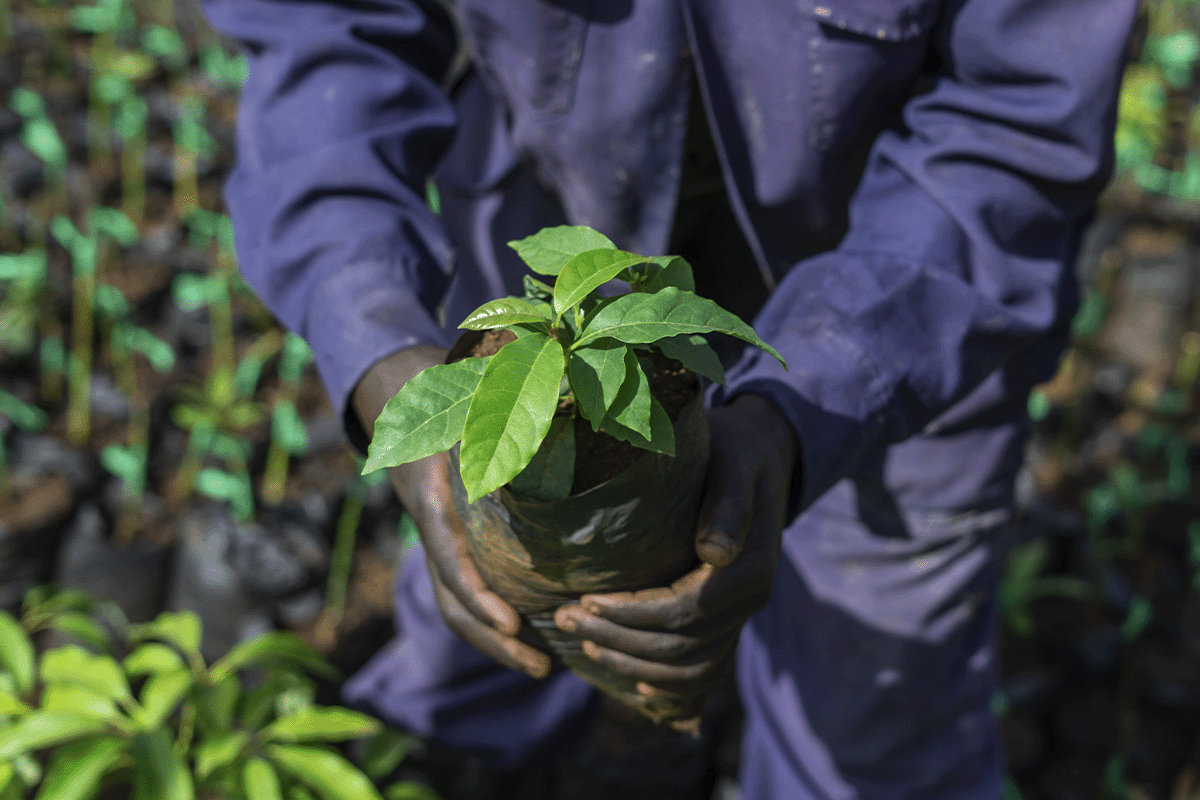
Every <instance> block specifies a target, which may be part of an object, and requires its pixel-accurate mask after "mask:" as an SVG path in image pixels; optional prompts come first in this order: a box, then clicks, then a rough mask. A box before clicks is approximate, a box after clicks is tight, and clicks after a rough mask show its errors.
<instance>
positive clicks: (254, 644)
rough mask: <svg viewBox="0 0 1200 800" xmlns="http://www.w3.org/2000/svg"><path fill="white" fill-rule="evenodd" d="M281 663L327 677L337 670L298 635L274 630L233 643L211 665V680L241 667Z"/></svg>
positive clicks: (214, 680) (332, 676)
mask: <svg viewBox="0 0 1200 800" xmlns="http://www.w3.org/2000/svg"><path fill="white" fill-rule="evenodd" d="M281 662H282V663H292V664H295V665H297V666H301V667H304V668H305V669H307V670H309V671H310V672H314V673H316V674H318V675H325V676H328V677H330V678H335V677H336V676H337V674H338V673H337V670H336V669H334V668H333V667H332V666H330V665H329V664H328V663H327V662H326V661H325V659H323V658H321V654H320V653H318V652H317V651H316V650H314V649H312V648H311V647H309V646H308V645H307V644H305V643H304V641H303V640H302V639H300V638H299V637H298V636H296V635H295V634H292V633H285V632H282V631H274V632H272V633H264V634H262V635H261V636H256V637H254V638H253V639H249V640H247V641H244V642H241V643H239V644H238V645H237V646H235V647H234V648H233V649H232V650H230V651H229V652H228V653H226V654H225V656H224V657H223V658H221V659H220V660H219V661H217V663H215V664H213V666H212V673H211V674H212V679H213V682H214V683H215V682H217V681H220V680H222V679H223V678H224V677H225V676H227V675H230V674H232V673H233V671H234V670H238V669H242V668H243V667H251V666H265V665H269V664H279V663H281Z"/></svg>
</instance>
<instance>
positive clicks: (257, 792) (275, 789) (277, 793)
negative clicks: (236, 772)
mask: <svg viewBox="0 0 1200 800" xmlns="http://www.w3.org/2000/svg"><path fill="white" fill-rule="evenodd" d="M242 789H243V791H245V792H246V797H252V798H254V800H283V792H282V791H281V790H280V788H279V776H278V775H276V774H275V769H274V768H273V767H272V766H271V765H270V763H268V762H267V761H266V760H264V759H261V758H251V759H248V760H247V761H246V766H244V767H242Z"/></svg>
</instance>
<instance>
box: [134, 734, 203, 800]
mask: <svg viewBox="0 0 1200 800" xmlns="http://www.w3.org/2000/svg"><path fill="white" fill-rule="evenodd" d="M130 749H131V750H132V752H133V794H132V800H194V798H195V789H194V788H193V785H192V775H191V773H190V772H188V769H187V766H186V765H185V764H184V763H183V760H182V759H181V758H180V757H179V755H178V754H177V753H176V752H175V750H174V748H172V747H171V737H170V734H169V733H168V732H167V731H166V730H164V729H162V728H159V729H157V730H153V731H143V732H142V733H139V734H137V735H136V736H134V737H133V739H131V740H130Z"/></svg>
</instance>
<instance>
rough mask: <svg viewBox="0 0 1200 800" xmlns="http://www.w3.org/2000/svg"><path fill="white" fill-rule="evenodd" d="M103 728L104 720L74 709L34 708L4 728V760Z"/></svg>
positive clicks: (0, 739) (0, 738)
mask: <svg viewBox="0 0 1200 800" xmlns="http://www.w3.org/2000/svg"><path fill="white" fill-rule="evenodd" d="M103 729H104V721H103V720H99V719H96V718H94V717H87V716H84V715H83V714H77V713H75V712H73V711H34V712H33V713H31V714H28V715H26V716H25V717H22V718H21V719H20V720H18V721H17V722H15V723H12V724H10V725H9V726H8V727H6V728H4V729H3V730H0V761H8V760H9V759H11V758H14V757H16V756H18V755H20V754H22V753H28V752H31V751H33V750H41V749H42V748H43V747H52V746H54V745H56V744H62V743H63V742H69V741H71V740H72V739H78V738H79V737H81V736H87V735H89V734H93V733H99V732H100V731H101V730H103Z"/></svg>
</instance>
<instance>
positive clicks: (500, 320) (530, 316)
mask: <svg viewBox="0 0 1200 800" xmlns="http://www.w3.org/2000/svg"><path fill="white" fill-rule="evenodd" d="M549 321H550V317H548V316H547V315H546V314H544V313H543V312H542V309H540V308H539V307H538V306H536V305H534V304H533V303H531V302H529V301H528V300H521V299H520V298H517V297H502V298H500V299H499V300H493V301H491V302H490V303H484V304H483V305H481V306H480V307H479V308H477V309H475V310H474V311H472V312H471V313H470V314H469V315H467V318H466V319H464V320H463V321H462V324H461V325H459V326H458V327H460V328H465V329H466V330H469V331H486V330H491V329H492V328H503V327H505V326H506V325H516V324H517V323H518V322H549Z"/></svg>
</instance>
